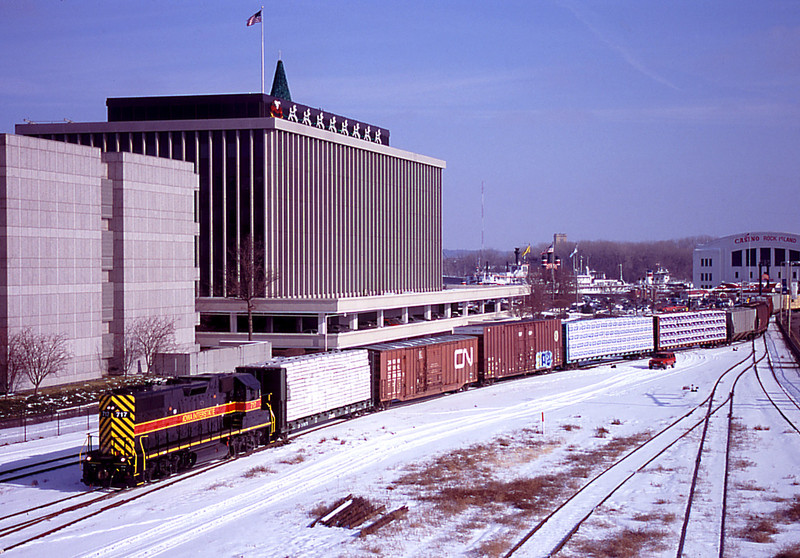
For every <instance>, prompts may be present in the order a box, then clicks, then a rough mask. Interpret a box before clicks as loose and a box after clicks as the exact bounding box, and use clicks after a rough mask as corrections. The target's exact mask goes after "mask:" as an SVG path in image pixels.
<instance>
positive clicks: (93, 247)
mask: <svg viewBox="0 0 800 558" xmlns="http://www.w3.org/2000/svg"><path fill="white" fill-rule="evenodd" d="M104 177H105V166H104V165H103V164H102V162H101V159H100V150H99V149H95V148H92V147H83V146H78V145H70V144H65V143H62V142H55V141H48V140H40V139H35V138H29V137H23V136H14V135H7V134H2V135H0V215H2V217H0V299H1V300H0V330H1V333H2V335H6V334H8V333H14V332H16V331H19V330H21V329H25V328H30V329H32V330H33V331H34V332H35V333H38V334H46V335H50V334H63V335H65V336H66V337H67V338H68V340H69V342H68V346H69V350H70V352H71V353H72V354H73V355H74V358H73V359H72V361H71V362H70V364H69V366H68V369H67V370H66V371H65V372H64V373H63V374H62V375H61V377H50V378H48V379H47V380H45V383H44V384H43V385H48V384H53V383H62V382H64V381H65V380H67V381H77V380H84V379H89V378H96V377H99V376H100V354H101V330H102V324H101V317H100V312H101V266H100V259H101V247H100V242H101V215H100V205H101V197H100V187H101V179H102V178H104ZM22 387H25V386H24V385H23V386H22Z"/></svg>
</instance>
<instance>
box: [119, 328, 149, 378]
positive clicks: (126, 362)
mask: <svg viewBox="0 0 800 558" xmlns="http://www.w3.org/2000/svg"><path fill="white" fill-rule="evenodd" d="M138 321H139V320H136V321H134V322H132V323H130V324H128V325H126V326H125V333H124V334H123V335H122V337H117V339H116V343H115V344H116V347H115V351H114V352H115V354H116V357H117V358H118V359H119V360H118V362H119V365H120V368H121V369H122V374H123V376H127V375H128V372H130V370H131V368H133V365H134V364H135V363H136V361H137V360H138V359H139V358H141V357H142V356H143V355H142V349H141V344H140V339H141V338H142V335H139V334H137V333H136V332H137V331H138V330H139V329H141V328H143V327H144V326H141V325H140V324H139V323H138Z"/></svg>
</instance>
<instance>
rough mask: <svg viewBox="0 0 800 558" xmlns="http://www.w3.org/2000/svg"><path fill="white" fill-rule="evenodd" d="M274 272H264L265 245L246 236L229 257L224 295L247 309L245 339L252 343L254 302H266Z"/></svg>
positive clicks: (274, 276) (265, 267)
mask: <svg viewBox="0 0 800 558" xmlns="http://www.w3.org/2000/svg"><path fill="white" fill-rule="evenodd" d="M276 279H277V275H276V274H275V272H273V271H270V270H267V265H266V258H265V256H264V245H263V244H262V243H255V242H253V237H252V236H250V235H247V236H245V237H244V238H243V239H242V242H241V243H240V244H239V246H238V247H237V248H236V249H233V250H231V251H230V252H229V254H228V277H227V282H228V284H227V287H228V290H227V293H228V296H229V297H232V298H236V299H239V300H241V301H243V302H244V303H245V304H246V305H247V339H248V340H249V341H252V339H253V310H254V308H255V303H256V299H258V298H266V296H267V291H268V288H269V286H270V285H271V284H272V283H273V282H275V280H276Z"/></svg>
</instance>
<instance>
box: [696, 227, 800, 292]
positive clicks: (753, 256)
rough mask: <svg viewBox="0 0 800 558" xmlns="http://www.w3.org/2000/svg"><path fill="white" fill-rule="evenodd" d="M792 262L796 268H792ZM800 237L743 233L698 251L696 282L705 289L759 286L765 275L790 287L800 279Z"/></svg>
mask: <svg viewBox="0 0 800 558" xmlns="http://www.w3.org/2000/svg"><path fill="white" fill-rule="evenodd" d="M787 262H792V263H793V264H794V265H788V266H787ZM798 262H800V236H798V235H797V234H793V233H782V232H752V233H741V234H735V235H731V236H726V237H722V238H718V239H716V240H713V241H711V242H708V243H706V244H702V245H700V246H698V247H696V248H695V249H694V253H693V255H692V276H693V277H692V282H693V283H694V285H695V286H696V287H698V288H701V289H712V288H714V287H716V286H718V285H719V284H721V283H758V281H759V277H762V276H764V275H765V274H766V275H767V276H768V277H769V280H770V281H775V282H777V283H780V284H782V285H783V286H784V287H787V286H788V285H787V277H788V278H789V281H790V282H792V283H796V282H797V280H798V268H797V265H798Z"/></svg>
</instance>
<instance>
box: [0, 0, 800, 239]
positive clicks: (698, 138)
mask: <svg viewBox="0 0 800 558" xmlns="http://www.w3.org/2000/svg"><path fill="white" fill-rule="evenodd" d="M259 7H260V3H253V2H239V1H230V0H225V1H223V0H220V1H214V2H212V1H196V0H195V1H181V0H170V1H163V0H159V1H153V0H150V1H147V0H142V1H135V2H134V1H130V2H121V1H113V0H103V1H86V0H61V1H45V0H41V1H40V0H28V1H22V0H20V1H16V0H2V1H0V51H2V56H0V132H10V133H13V131H14V124H16V123H21V122H22V121H23V119H25V118H28V119H31V120H34V121H50V120H52V121H57V120H62V119H63V118H69V119H71V120H74V121H104V120H105V118H106V112H105V99H106V97H124V96H141V95H174V94H203V93H239V92H257V91H259V90H260V87H261V74H260V71H259V62H260V29H259V28H258V26H253V27H249V28H248V27H246V26H245V21H246V20H247V18H248V17H249V16H250V15H252V14H253V13H254V12H255V11H257V10H258V9H259ZM264 25H265V32H266V67H267V69H266V76H267V89H269V86H270V83H271V80H272V74H273V72H274V69H275V63H276V61H277V58H278V52H279V51H281V52H282V57H283V61H284V64H285V67H286V73H287V77H288V80H289V86H290V89H291V92H292V97H293V99H294V100H295V101H297V102H299V103H303V104H307V105H311V106H318V107H321V108H324V109H326V110H328V111H331V112H336V113H339V114H344V115H347V116H350V117H352V118H356V119H359V120H362V121H367V122H370V123H374V124H376V125H379V126H383V127H385V128H387V129H389V130H390V131H391V134H392V144H393V145H394V146H395V147H398V148H401V149H405V150H408V151H412V152H416V153H421V154H425V155H430V156H433V157H437V158H440V159H444V160H445V161H446V162H447V169H446V170H445V173H444V190H445V191H444V247H445V248H471V249H475V248H480V246H481V183H482V182H483V183H484V185H485V212H484V213H485V227H484V228H485V246H486V247H487V248H497V249H504V250H505V249H511V248H512V247H514V246H524V245H526V244H528V243H539V242H546V241H548V240H549V239H551V238H552V235H553V233H554V232H562V233H566V234H567V235H568V237H569V239H570V240H595V239H608V240H631V241H638V240H660V239H672V238H682V237H686V236H694V235H705V234H708V235H714V236H723V235H728V234H734V233H738V232H744V231H748V230H776V231H784V232H794V233H798V232H800V224H798V216H799V215H800V211H799V210H798V205H800V204H798V197H800V98H798V97H799V96H800V2H796V1H783V2H781V1H771V0H753V1H748V2H741V1H735V0H734V1H731V0H725V1H702V2H698V1H696V0H678V1H670V2H642V1H640V0H625V1H621V0H619V1H614V0H608V1H596V2H587V1H578V0H574V1H573V0H551V1H547V0H542V1H539V0H526V1H519V2H514V1H504V2H468V1H449V2H444V1H442V2H437V1H430V0H429V1H404V2H388V1H387V2H375V1H363V2H350V1H341V2H336V1H325V2H323V1H319V2H306V1H294V0H286V1H283V2H280V3H274V4H272V5H271V6H267V7H266V8H265V17H264Z"/></svg>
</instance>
